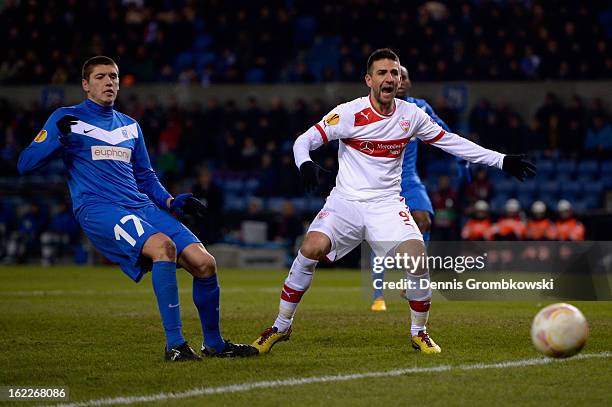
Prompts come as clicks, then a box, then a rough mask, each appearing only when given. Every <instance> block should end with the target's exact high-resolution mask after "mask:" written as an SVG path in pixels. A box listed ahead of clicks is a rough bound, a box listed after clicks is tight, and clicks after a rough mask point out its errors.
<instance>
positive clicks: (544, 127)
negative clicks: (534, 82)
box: [535, 93, 564, 149]
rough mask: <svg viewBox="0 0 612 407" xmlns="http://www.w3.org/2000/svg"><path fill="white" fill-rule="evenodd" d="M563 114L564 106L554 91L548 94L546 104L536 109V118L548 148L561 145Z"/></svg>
mask: <svg viewBox="0 0 612 407" xmlns="http://www.w3.org/2000/svg"><path fill="white" fill-rule="evenodd" d="M563 114H564V112H563V107H562V106H561V103H560V102H559V99H558V98H557V96H556V95H555V94H553V93H548V94H546V97H545V99H544V104H543V105H542V106H541V107H540V108H539V109H538V110H537V111H536V114H535V120H536V121H537V124H538V125H537V127H538V130H539V131H540V132H541V134H542V135H543V136H544V140H545V142H546V146H547V147H548V148H552V149H556V148H557V147H558V146H559V142H560V139H561V133H560V132H561V128H562V126H561V118H562V117H563Z"/></svg>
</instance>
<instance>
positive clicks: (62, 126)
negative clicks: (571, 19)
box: [55, 114, 79, 145]
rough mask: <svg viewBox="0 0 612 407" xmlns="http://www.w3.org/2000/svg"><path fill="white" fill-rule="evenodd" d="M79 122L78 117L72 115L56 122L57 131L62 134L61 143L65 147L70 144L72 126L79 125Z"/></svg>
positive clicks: (60, 136)
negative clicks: (69, 137)
mask: <svg viewBox="0 0 612 407" xmlns="http://www.w3.org/2000/svg"><path fill="white" fill-rule="evenodd" d="M77 121H79V118H78V117H76V116H73V115H71V114H67V115H65V116H64V117H62V118H61V119H59V120H58V121H57V122H55V125H56V126H57V129H58V130H59V131H60V134H59V136H58V140H59V142H60V143H62V144H64V145H66V144H68V136H69V135H70V133H71V131H72V129H71V126H74V125H75V124H77Z"/></svg>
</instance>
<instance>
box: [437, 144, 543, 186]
mask: <svg viewBox="0 0 612 407" xmlns="http://www.w3.org/2000/svg"><path fill="white" fill-rule="evenodd" d="M432 144H433V145H434V146H436V147H439V148H441V149H442V150H444V151H446V152H447V153H450V154H453V155H455V156H457V157H461V158H463V159H465V160H467V161H469V162H471V163H475V164H486V165H489V166H491V167H497V168H499V169H500V170H503V171H504V172H505V173H507V174H509V175H512V176H513V177H515V178H517V179H519V180H520V181H525V179H526V178H531V177H533V176H534V175H535V173H536V167H535V165H534V164H533V163H531V162H529V161H527V160H526V159H525V156H524V155H504V154H502V153H499V152H497V151H493V150H489V149H487V148H484V147H481V146H479V145H478V144H476V143H474V142H472V141H470V140H467V139H465V138H463V137H461V136H459V135H457V134H454V133H444V134H443V135H442V136H441V137H440V138H439V139H437V140H435V141H433V142H432Z"/></svg>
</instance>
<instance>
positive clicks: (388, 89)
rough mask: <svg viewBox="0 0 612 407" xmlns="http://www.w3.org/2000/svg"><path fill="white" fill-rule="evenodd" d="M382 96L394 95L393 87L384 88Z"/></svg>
mask: <svg viewBox="0 0 612 407" xmlns="http://www.w3.org/2000/svg"><path fill="white" fill-rule="evenodd" d="M380 91H381V93H382V94H386V95H390V94H391V93H393V87H392V86H383V87H382V88H381V89H380Z"/></svg>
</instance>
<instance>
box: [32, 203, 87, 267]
mask: <svg viewBox="0 0 612 407" xmlns="http://www.w3.org/2000/svg"><path fill="white" fill-rule="evenodd" d="M80 239H81V227H80V226H79V224H78V223H77V221H76V219H75V218H74V215H73V214H72V209H71V208H70V206H69V205H68V204H67V203H66V202H61V203H60V204H59V205H58V207H57V209H56V212H55V214H54V215H53V217H52V218H51V221H50V223H49V228H48V229H46V231H44V232H42V233H41V235H40V248H41V250H40V251H41V263H42V265H43V266H50V265H52V264H55V263H56V262H57V259H58V258H60V257H62V256H63V255H65V254H67V253H68V252H71V253H72V254H73V255H74V261H75V263H76V264H82V263H84V262H85V260H86V259H87V256H86V254H85V251H84V249H83V246H82V245H81V244H80Z"/></svg>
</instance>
